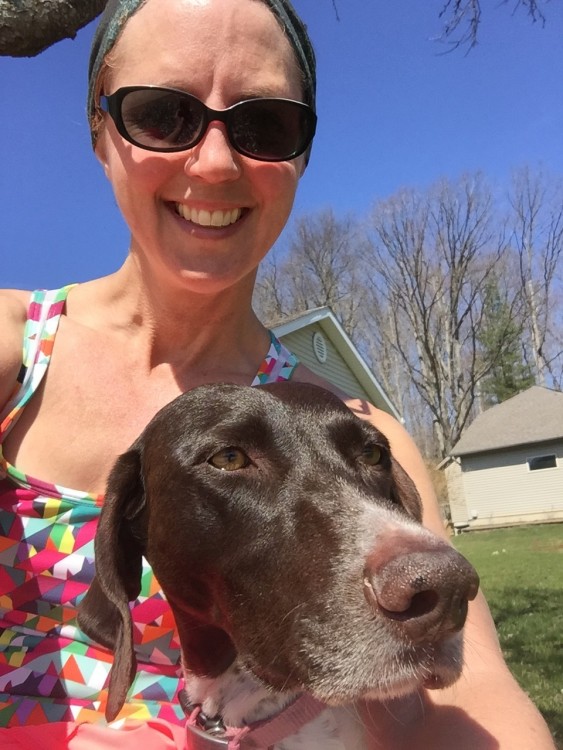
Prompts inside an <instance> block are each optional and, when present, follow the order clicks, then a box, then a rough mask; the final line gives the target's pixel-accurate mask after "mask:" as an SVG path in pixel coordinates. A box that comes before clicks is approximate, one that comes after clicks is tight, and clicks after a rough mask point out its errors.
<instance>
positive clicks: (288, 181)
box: [254, 160, 301, 223]
mask: <svg viewBox="0 0 563 750" xmlns="http://www.w3.org/2000/svg"><path fill="white" fill-rule="evenodd" d="M300 176H301V164H300V161H299V160H295V161H291V162H280V163H279V164H260V163H258V166H257V168H256V173H255V179H254V185H255V188H257V192H258V193H259V195H260V196H261V198H262V203H263V205H264V206H265V208H266V210H267V211H268V213H269V214H270V215H271V216H272V218H273V217H274V216H276V215H278V216H279V219H280V220H281V221H284V223H285V221H286V220H287V218H288V216H289V213H290V211H291V208H292V206H293V201H294V199H295V193H296V190H297V186H298V184H299V178H300Z"/></svg>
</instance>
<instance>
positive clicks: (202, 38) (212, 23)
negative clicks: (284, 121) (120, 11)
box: [111, 0, 302, 98]
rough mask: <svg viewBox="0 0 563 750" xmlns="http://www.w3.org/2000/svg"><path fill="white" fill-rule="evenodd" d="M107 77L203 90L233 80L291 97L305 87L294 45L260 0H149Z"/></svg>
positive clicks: (248, 88) (244, 89) (130, 24)
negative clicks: (292, 46)
mask: <svg viewBox="0 0 563 750" xmlns="http://www.w3.org/2000/svg"><path fill="white" fill-rule="evenodd" d="M111 80H112V83H113V84H114V85H115V86H116V87H117V86H122V85H133V84H141V83H151V84H161V85H175V86H177V87H179V88H188V89H190V90H191V91H192V93H195V94H197V95H200V96H207V95H209V94H210V93H211V92H213V91H221V90H222V89H229V88H233V87H234V88H237V89H241V93H245V94H249V95H252V94H253V93H255V92H256V94H258V95H260V94H261V93H264V95H279V96H288V97H290V98H299V97H300V95H301V91H302V84H301V74H300V70H299V68H298V65H297V62H296V60H295V55H294V52H293V50H292V48H291V45H290V43H289V41H288V40H287V38H286V37H285V35H284V33H283V30H282V29H281V27H280V25H279V23H278V21H277V19H276V18H275V16H274V15H273V14H272V13H271V11H270V10H269V9H268V7H267V6H266V5H265V4H264V3H262V2H260V1H259V0H147V2H145V4H144V5H143V6H142V7H141V8H140V9H139V10H138V11H137V13H135V14H134V15H133V16H132V17H131V18H130V19H129V20H128V21H127V23H126V25H125V27H124V30H123V33H122V34H121V36H120V38H119V40H118V42H117V44H116V46H115V48H114V50H113V52H112V55H111ZM198 89H199V90H198ZM232 93H233V94H236V93H238V92H232Z"/></svg>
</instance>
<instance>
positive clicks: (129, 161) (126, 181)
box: [96, 129, 178, 202]
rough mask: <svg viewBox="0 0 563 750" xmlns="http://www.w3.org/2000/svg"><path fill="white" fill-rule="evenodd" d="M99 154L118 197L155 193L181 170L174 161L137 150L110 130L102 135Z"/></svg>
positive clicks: (106, 130) (97, 148) (98, 144)
mask: <svg viewBox="0 0 563 750" xmlns="http://www.w3.org/2000/svg"><path fill="white" fill-rule="evenodd" d="M96 155H97V156H98V159H99V160H100V163H101V164H102V167H103V168H104V172H105V174H106V177H107V178H108V180H109V181H110V182H111V184H112V185H113V188H114V191H115V193H116V197H118V196H119V195H121V194H124V193H125V194H127V193H129V194H135V193H137V194H152V193H154V191H155V190H157V189H158V187H159V186H160V185H162V183H163V182H164V181H166V180H167V179H168V178H169V177H170V175H171V174H172V173H174V172H175V171H177V169H178V167H177V166H175V164H174V162H173V160H172V159H170V158H166V157H163V156H162V155H160V154H155V153H151V152H150V151H142V150H140V149H136V148H134V147H133V146H131V145H129V144H127V143H125V142H124V141H123V139H122V138H121V137H120V136H119V135H117V134H116V133H113V132H110V131H109V130H108V129H105V130H104V131H103V132H102V133H101V134H100V138H99V139H98V143H97V145H96ZM118 202H119V201H118Z"/></svg>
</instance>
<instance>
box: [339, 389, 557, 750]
mask: <svg viewBox="0 0 563 750" xmlns="http://www.w3.org/2000/svg"><path fill="white" fill-rule="evenodd" d="M348 405H349V406H350V408H352V409H353V410H354V411H355V412H356V413H357V414H358V415H359V416H362V417H364V418H366V419H369V421H371V422H372V423H373V424H374V425H375V426H376V427H377V428H378V429H380V430H381V432H383V433H384V434H385V435H386V436H387V438H388V440H389V442H390V444H391V450H392V452H393V455H394V456H395V458H396V459H397V460H398V461H399V463H400V464H401V465H402V467H403V468H404V469H405V471H406V472H407V473H408V474H409V476H410V477H411V479H412V480H413V481H414V483H415V484H416V486H417V488H418V491H419V493H420V496H421V499H422V505H423V520H424V524H425V525H426V526H428V527H429V528H430V529H431V530H432V531H434V532H435V533H436V534H440V535H442V536H444V537H446V536H447V535H446V532H445V529H444V524H443V520H442V518H441V515H440V512H439V508H438V502H437V500H436V496H435V493H434V488H433V486H432V482H431V480H430V477H429V475H428V472H427V470H426V467H425V465H424V462H423V460H422V457H421V455H420V453H419V451H418V449H417V448H416V446H415V444H414V442H413V440H412V439H411V437H410V436H409V435H408V433H407V432H406V431H405V429H404V428H403V427H402V426H401V425H400V424H399V423H398V422H397V421H396V420H395V419H394V418H393V417H391V416H390V415H388V414H385V413H383V412H380V411H378V410H376V409H373V407H371V408H368V407H366V405H365V402H362V403H361V404H360V402H357V401H350V402H348ZM464 657H465V664H464V669H463V673H462V675H461V677H460V679H459V680H458V682H456V683H455V685H453V686H452V687H450V688H447V689H445V690H435V691H423V692H424V694H423V696H422V697H418V698H417V700H416V701H402V702H397V705H396V706H395V705H390V706H388V707H386V708H385V709H384V712H382V711H381V707H376V706H370V707H368V708H369V715H370V716H371V721H370V723H371V725H372V727H373V733H374V737H377V736H379V740H380V741H381V740H383V739H384V738H383V737H382V735H381V732H382V731H383V732H384V733H385V739H384V742H383V743H382V744H381V745H378V744H374V747H373V750H376V748H381V747H384V748H385V750H554V749H555V745H554V743H553V740H552V739H551V735H550V733H549V730H548V728H547V725H546V724H545V722H544V720H543V718H542V716H541V715H540V713H539V711H537V709H536V708H535V707H534V706H533V704H532V703H531V701H530V699H529V698H528V697H527V695H526V694H525V693H524V691H523V690H522V689H521V688H520V687H519V685H518V684H517V682H516V680H515V679H514V677H513V676H512V674H511V673H510V672H509V670H508V668H507V666H506V663H505V661H504V659H503V656H502V653H501V650H500V646H499V642H498V638H497V635H496V630H495V626H494V622H493V619H492V617H491V614H490V612H489V608H488V606H487V603H486V601H485V598H484V597H483V596H482V594H479V596H478V597H477V599H475V601H473V602H470V603H469V615H468V619H467V623H466V625H465V653H464ZM393 714H397V716H396V720H394V719H393V718H392V715H393ZM399 715H400V716H399ZM374 742H375V740H374Z"/></svg>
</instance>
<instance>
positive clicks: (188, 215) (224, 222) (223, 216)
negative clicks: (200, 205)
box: [175, 203, 242, 227]
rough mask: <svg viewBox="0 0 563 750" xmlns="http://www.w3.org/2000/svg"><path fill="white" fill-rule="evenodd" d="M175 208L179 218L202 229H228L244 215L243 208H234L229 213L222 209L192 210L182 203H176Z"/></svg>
mask: <svg viewBox="0 0 563 750" xmlns="http://www.w3.org/2000/svg"><path fill="white" fill-rule="evenodd" d="M175 207H176V213H177V214H178V215H179V216H181V217H182V218H183V219H186V221H190V222H192V224H198V225H199V226H201V227H228V226H229V225H230V224H234V223H235V222H236V221H238V220H239V219H240V217H241V215H242V208H232V209H230V210H228V211H223V210H221V209H216V210H215V211H207V210H205V209H196V208H190V207H189V206H185V205H183V204H182V203H176V206H175Z"/></svg>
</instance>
